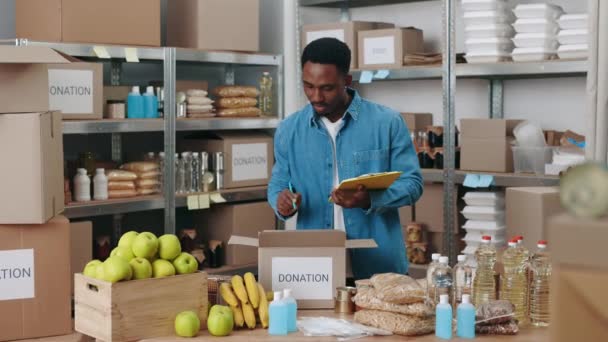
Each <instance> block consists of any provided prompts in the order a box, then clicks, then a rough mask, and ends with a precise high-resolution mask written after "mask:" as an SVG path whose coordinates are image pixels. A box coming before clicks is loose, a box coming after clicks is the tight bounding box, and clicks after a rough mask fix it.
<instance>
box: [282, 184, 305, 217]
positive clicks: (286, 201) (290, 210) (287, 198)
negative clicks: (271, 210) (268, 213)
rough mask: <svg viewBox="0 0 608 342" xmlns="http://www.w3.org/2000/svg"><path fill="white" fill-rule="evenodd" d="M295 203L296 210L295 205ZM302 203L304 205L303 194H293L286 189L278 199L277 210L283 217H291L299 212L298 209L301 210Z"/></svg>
mask: <svg viewBox="0 0 608 342" xmlns="http://www.w3.org/2000/svg"><path fill="white" fill-rule="evenodd" d="M294 203H295V209H294V205H293V204H294ZM300 203H302V195H301V194H299V193H292V192H291V191H289V190H288V189H285V190H283V191H282V192H281V193H280V194H279V198H278V199H277V210H278V211H279V214H281V215H282V216H284V217H290V216H292V215H293V214H294V213H295V212H296V211H298V209H299V208H300Z"/></svg>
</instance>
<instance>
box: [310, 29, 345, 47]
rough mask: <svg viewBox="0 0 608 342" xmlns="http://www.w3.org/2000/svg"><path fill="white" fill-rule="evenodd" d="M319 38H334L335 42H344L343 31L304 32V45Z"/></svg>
mask: <svg viewBox="0 0 608 342" xmlns="http://www.w3.org/2000/svg"><path fill="white" fill-rule="evenodd" d="M320 38H336V39H337V40H339V41H341V42H344V30H342V29H338V30H325V31H310V32H306V44H310V43H311V42H312V41H314V40H317V39H320Z"/></svg>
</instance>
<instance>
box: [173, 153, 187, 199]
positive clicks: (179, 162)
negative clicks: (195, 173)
mask: <svg viewBox="0 0 608 342" xmlns="http://www.w3.org/2000/svg"><path fill="white" fill-rule="evenodd" d="M184 172H185V170H184V160H183V158H182V159H180V158H179V153H176V154H175V192H176V193H178V194H183V193H184V192H185V183H184Z"/></svg>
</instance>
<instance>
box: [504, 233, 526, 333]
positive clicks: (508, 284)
mask: <svg viewBox="0 0 608 342" xmlns="http://www.w3.org/2000/svg"><path fill="white" fill-rule="evenodd" d="M502 263H503V265H504V268H505V270H504V272H503V274H501V276H500V284H501V286H500V299H503V300H508V301H509V302H511V303H512V304H513V306H515V318H516V319H517V321H518V322H519V323H520V324H522V323H524V322H525V320H526V315H527V311H528V307H527V305H526V303H527V301H526V297H527V293H528V283H527V281H526V279H527V276H526V269H527V267H526V263H525V262H524V260H523V259H522V254H521V252H520V250H519V249H518V247H517V240H515V239H513V240H511V241H509V247H508V248H507V250H505V251H504V253H503V255H502Z"/></svg>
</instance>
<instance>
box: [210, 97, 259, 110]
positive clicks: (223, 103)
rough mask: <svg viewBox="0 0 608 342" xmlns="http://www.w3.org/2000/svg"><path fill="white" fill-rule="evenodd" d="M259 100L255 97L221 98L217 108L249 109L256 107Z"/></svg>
mask: <svg viewBox="0 0 608 342" xmlns="http://www.w3.org/2000/svg"><path fill="white" fill-rule="evenodd" d="M257 104H258V100H257V99H256V98H254V97H220V98H218V99H217V102H216V103H215V106H216V107H217V108H247V107H255V106H256V105H257Z"/></svg>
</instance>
